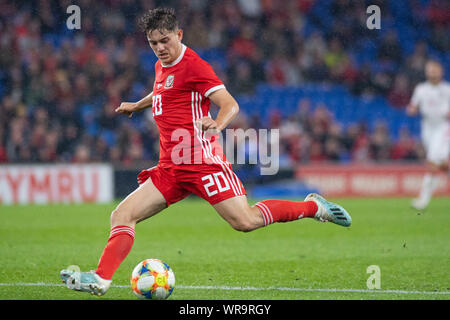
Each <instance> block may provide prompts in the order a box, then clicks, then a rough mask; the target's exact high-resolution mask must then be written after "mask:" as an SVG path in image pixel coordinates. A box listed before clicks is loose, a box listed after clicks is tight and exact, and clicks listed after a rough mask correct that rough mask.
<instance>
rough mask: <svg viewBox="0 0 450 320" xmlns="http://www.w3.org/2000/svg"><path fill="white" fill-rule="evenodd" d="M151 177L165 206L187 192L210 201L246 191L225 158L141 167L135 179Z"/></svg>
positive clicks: (224, 198)
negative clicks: (201, 162)
mask: <svg viewBox="0 0 450 320" xmlns="http://www.w3.org/2000/svg"><path fill="white" fill-rule="evenodd" d="M148 178H151V179H152V182H153V184H154V185H155V187H156V188H157V189H158V190H159V191H160V192H161V193H162V195H163V196H164V198H165V199H166V202H167V206H170V205H171V204H172V203H175V202H178V201H180V200H182V199H184V198H186V197H187V196H188V195H190V194H191V193H193V194H195V195H197V196H199V197H201V198H203V199H205V200H206V201H208V202H209V203H210V204H211V205H214V204H216V203H219V202H221V201H223V200H226V199H229V198H232V197H235V196H239V195H246V194H247V193H246V192H245V189H244V186H243V185H242V182H241V181H240V180H239V178H238V177H237V176H236V174H235V173H234V172H233V170H232V168H231V164H230V163H229V162H227V161H221V162H219V163H214V164H198V165H170V166H167V165H165V166H161V165H160V164H158V165H157V166H156V167H153V168H150V169H146V170H143V171H141V173H139V175H138V183H139V184H143V183H144V182H145V181H146V180H147V179H148Z"/></svg>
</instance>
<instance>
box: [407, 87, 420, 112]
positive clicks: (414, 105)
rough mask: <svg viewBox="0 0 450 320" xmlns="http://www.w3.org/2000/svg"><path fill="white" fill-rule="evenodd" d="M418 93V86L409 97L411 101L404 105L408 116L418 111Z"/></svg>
mask: <svg viewBox="0 0 450 320" xmlns="http://www.w3.org/2000/svg"><path fill="white" fill-rule="evenodd" d="M419 102H420V93H419V88H418V87H416V88H415V89H414V93H413V95H412V97H411V102H410V103H409V105H408V106H407V107H406V114H407V115H409V116H415V115H417V114H418V113H419Z"/></svg>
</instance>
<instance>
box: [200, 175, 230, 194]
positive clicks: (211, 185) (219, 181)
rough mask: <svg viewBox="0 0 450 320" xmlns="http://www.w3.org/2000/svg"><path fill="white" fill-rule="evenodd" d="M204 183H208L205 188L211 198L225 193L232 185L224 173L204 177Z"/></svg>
mask: <svg viewBox="0 0 450 320" xmlns="http://www.w3.org/2000/svg"><path fill="white" fill-rule="evenodd" d="M202 181H207V183H206V184H204V185H203V187H204V188H205V191H206V193H207V194H208V196H209V197H212V196H213V195H215V194H217V193H218V192H224V191H227V190H229V189H230V184H229V183H228V181H227V179H226V178H225V176H224V174H223V172H220V171H219V172H216V173H213V174H208V175H207V176H204V177H202Z"/></svg>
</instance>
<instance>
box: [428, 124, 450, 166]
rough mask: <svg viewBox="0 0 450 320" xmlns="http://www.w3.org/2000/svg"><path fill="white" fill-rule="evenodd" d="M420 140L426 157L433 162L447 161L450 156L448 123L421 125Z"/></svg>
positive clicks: (441, 162)
mask: <svg viewBox="0 0 450 320" xmlns="http://www.w3.org/2000/svg"><path fill="white" fill-rule="evenodd" d="M422 142H423V144H424V147H425V151H426V158H427V160H428V161H429V162H432V163H435V164H438V165H440V164H443V163H447V161H448V158H449V156H450V125H449V124H448V122H447V123H443V124H441V125H422Z"/></svg>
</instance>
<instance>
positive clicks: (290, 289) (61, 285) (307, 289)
mask: <svg viewBox="0 0 450 320" xmlns="http://www.w3.org/2000/svg"><path fill="white" fill-rule="evenodd" d="M64 286H65V285H64V284H62V283H44V282H36V283H24V282H18V283H0V287H64ZM112 287H115V288H129V287H130V286H128V285H112ZM176 288H178V289H191V290H230V291H269V290H274V291H297V292H348V293H393V294H427V295H435V294H437V295H450V291H418V290H413V291H408V290H380V289H374V290H369V289H326V288H289V287H267V288H263V287H230V286H183V285H177V286H176Z"/></svg>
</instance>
